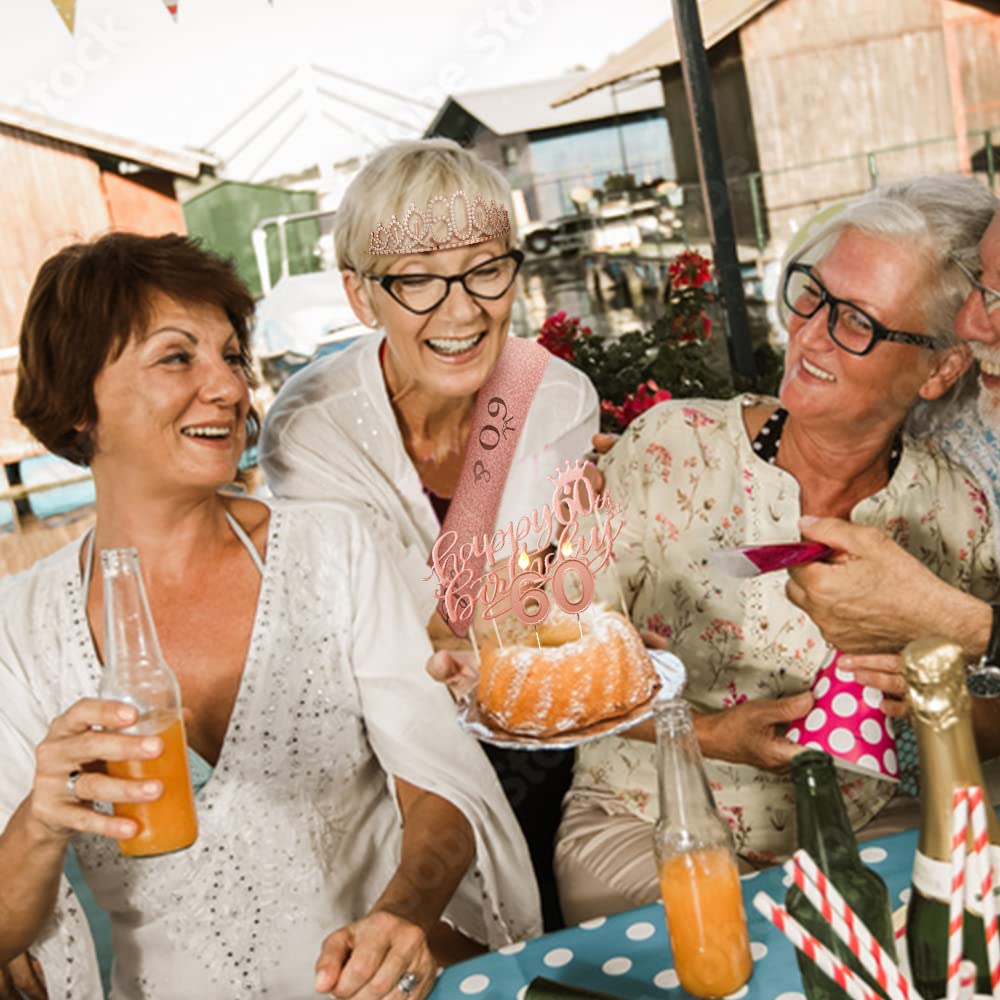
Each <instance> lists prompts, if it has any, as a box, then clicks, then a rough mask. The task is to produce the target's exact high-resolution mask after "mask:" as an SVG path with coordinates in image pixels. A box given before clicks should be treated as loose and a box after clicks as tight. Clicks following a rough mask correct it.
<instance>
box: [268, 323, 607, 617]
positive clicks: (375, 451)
mask: <svg viewBox="0 0 1000 1000" xmlns="http://www.w3.org/2000/svg"><path fill="white" fill-rule="evenodd" d="M383 340H384V338H383V337H378V336H370V337H363V338H362V339H361V340H360V341H359V342H358V343H357V344H354V345H352V346H351V347H349V348H348V349H347V350H345V351H343V352H342V353H340V354H335V355H331V356H330V357H328V358H321V359H320V360H319V361H316V362H314V363H313V364H311V365H309V366H308V368H305V369H303V370H302V371H301V372H299V373H298V374H296V375H294V376H293V377H292V378H290V379H289V380H288V382H287V383H286V384H285V385H284V386H283V387H282V389H281V392H280V393H279V394H278V398H277V399H276V400H275V401H274V403H273V404H272V405H271V407H270V408H269V409H268V413H267V419H266V420H265V421H264V429H263V433H262V435H261V444H260V463H261V466H262V467H263V469H264V472H265V473H266V474H267V481H268V485H269V487H270V488H271V490H273V492H274V493H275V495H277V496H281V497H289V498H293V499H317V500H322V499H335V500H343V501H345V502H347V503H350V504H351V505H353V506H358V507H361V508H363V509H365V510H366V511H370V512H371V513H372V514H373V515H374V516H375V517H377V518H378V519H379V521H380V522H381V524H382V526H383V530H385V531H386V532H389V533H392V534H393V535H395V536H396V537H397V538H398V539H399V541H400V542H401V543H402V544H403V546H404V548H405V553H404V556H403V558H404V560H405V566H404V567H402V568H403V574H404V577H405V579H406V581H407V584H408V585H409V586H410V588H411V590H412V591H413V594H414V598H415V600H416V602H417V610H418V612H419V613H420V615H421V617H422V620H423V621H425V622H426V621H427V619H428V618H429V617H430V615H431V612H432V611H433V610H434V606H435V601H434V596H433V592H434V582H433V581H430V580H428V581H425V578H426V577H427V576H428V575H429V570H428V568H427V558H428V556H429V555H430V551H431V548H432V546H433V545H434V540H435V539H436V538H437V536H438V532H439V531H440V525H439V523H438V520H437V516H436V515H435V513H434V509H433V507H432V506H431V503H430V500H429V499H428V498H427V495H426V494H425V493H424V491H423V486H422V485H421V482H420V477H419V475H418V474H417V470H416V469H415V468H414V465H413V462H412V461H411V460H410V457H409V455H407V453H406V449H405V448H404V447H403V439H402V435H401V434H400V432H399V426H398V424H397V423H396V416H395V414H394V413H393V410H392V404H391V403H390V401H389V396H388V393H387V391H386V386H385V379H384V377H383V375H382V367H381V364H380V363H379V349H380V347H381V344H382V343H383ZM598 419H599V408H598V398H597V391H596V390H595V389H594V387H593V385H591V383H590V380H589V379H588V378H587V377H586V375H584V374H583V373H582V372H581V371H579V370H578V369H576V368H574V367H573V366H572V365H569V364H567V363H566V362H565V361H562V360H561V359H559V358H556V357H553V358H550V359H549V363H548V366H547V367H546V369H545V374H544V375H543V376H542V381H541V384H540V385H539V387H538V391H537V392H536V394H535V398H534V400H533V402H532V404H531V409H530V410H529V411H528V416H527V419H526V420H525V422H524V428H523V430H522V431H521V436H520V438H519V439H518V442H517V448H516V450H515V453H514V461H513V463H512V464H511V468H510V472H509V474H508V476H507V482H506V485H505V486H504V492H503V496H502V498H501V501H500V508H499V510H498V511H497V520H496V523H497V525H498V526H500V527H503V526H506V524H507V523H508V522H509V521H514V522H515V523H516V522H517V521H518V520H519V519H520V518H522V517H524V516H525V515H528V514H530V513H531V511H532V510H534V509H535V508H536V507H540V506H541V505H542V504H545V503H548V502H549V501H550V500H551V499H552V489H553V487H552V483H551V482H549V480H548V478H547V477H548V476H551V475H552V474H553V473H554V472H555V470H556V468H557V466H559V465H561V464H562V463H563V462H564V461H565V460H566V459H570V460H571V461H572V460H575V459H577V458H580V457H582V456H583V455H584V454H585V453H586V452H588V451H589V450H590V448H591V442H590V439H591V437H592V436H593V435H594V434H595V433H596V432H597V430H598Z"/></svg>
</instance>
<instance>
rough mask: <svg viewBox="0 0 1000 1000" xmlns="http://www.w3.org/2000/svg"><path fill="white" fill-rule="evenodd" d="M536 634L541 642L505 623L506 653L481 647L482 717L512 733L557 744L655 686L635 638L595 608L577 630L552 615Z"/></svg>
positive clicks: (614, 616)
mask: <svg viewBox="0 0 1000 1000" xmlns="http://www.w3.org/2000/svg"><path fill="white" fill-rule="evenodd" d="M581 628H582V630H583V637H582V638H581V636H580V631H581ZM537 631H538V639H537V640H536V639H535V630H534V629H530V628H527V627H526V626H523V625H521V624H520V623H519V622H517V621H514V620H512V619H510V618H508V619H506V620H505V622H504V627H503V629H502V637H503V648H500V647H499V646H498V645H497V644H496V643H492V642H487V643H484V645H483V647H482V651H481V654H480V665H479V684H478V688H477V691H476V699H477V702H478V705H479V710H480V712H481V713H482V714H483V715H485V716H486V717H487V718H488V719H489V720H490V722H491V723H492V724H493V725H494V726H497V727H499V728H501V729H504V730H506V731H507V732H510V733H517V734H521V735H529V736H555V735H558V734H559V733H563V732H566V731H567V730H576V729H581V728H583V727H585V726H590V725H593V724H594V723H597V722H603V721H604V720H606V719H612V718H616V717H617V716H621V715H624V714H625V713H626V712H629V711H631V710H632V709H633V708H635V707H636V706H637V705H640V704H642V703H643V702H644V701H646V700H648V699H649V698H650V697H651V696H652V695H653V693H654V691H655V690H656V688H657V686H658V683H659V682H658V680H657V676H656V672H655V670H654V669H653V664H652V662H651V661H650V659H649V654H648V653H647V652H646V648H645V646H644V645H643V643H642V640H641V639H640V638H639V635H638V633H637V632H636V631H635V629H634V628H633V627H632V626H631V624H629V622H627V621H626V620H625V618H624V617H623V616H622V615H620V614H618V613H616V612H614V611H609V610H607V609H604V608H600V607H599V606H594V608H593V610H592V611H588V612H587V613H586V614H584V615H582V616H581V618H580V622H579V624H578V623H577V619H576V617H575V616H572V615H567V614H565V613H563V612H561V611H559V610H557V609H555V608H553V609H552V611H551V612H550V614H549V616H548V618H547V619H546V620H545V621H544V622H543V623H542V624H540V625H539V626H538V629H537ZM539 644H540V646H541V648H539Z"/></svg>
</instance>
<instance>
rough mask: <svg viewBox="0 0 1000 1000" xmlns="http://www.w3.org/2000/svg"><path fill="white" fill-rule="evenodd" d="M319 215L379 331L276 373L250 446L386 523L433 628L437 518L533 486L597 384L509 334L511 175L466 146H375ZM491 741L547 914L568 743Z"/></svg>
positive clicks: (513, 272) (459, 519) (359, 305)
mask: <svg viewBox="0 0 1000 1000" xmlns="http://www.w3.org/2000/svg"><path fill="white" fill-rule="evenodd" d="M334 227H335V228H334V237H335V242H336V247H337V262H338V266H339V267H340V269H341V272H342V274H343V280H344V286H345V288H346V290H347V294H348V296H349V298H350V301H351V304H352V306H353V307H354V311H355V312H356V313H357V315H358V317H359V319H361V321H362V322H364V323H365V324H367V325H368V326H371V327H376V328H379V329H380V330H381V332H382V335H381V336H377V337H370V338H363V339H362V340H361V341H360V342H359V343H357V344H355V345H354V346H352V347H351V348H349V349H348V350H346V351H344V352H342V353H340V354H337V355H333V356H331V357H329V358H324V359H322V360H320V361H318V362H316V363H315V364H313V365H310V366H309V367H308V368H307V369H305V370H304V371H302V372H300V373H299V374H297V375H296V376H295V377H293V378H292V379H290V380H289V381H288V383H287V384H286V385H285V386H284V388H283V389H282V391H281V392H280V393H279V395H278V398H277V400H276V401H275V403H274V404H273V406H272V407H271V410H270V412H269V413H268V416H267V420H266V422H265V424H264V431H263V435H262V441H261V462H262V465H263V467H264V470H265V472H266V473H267V477H268V482H269V484H270V486H271V489H272V490H273V491H274V492H275V493H276V494H278V495H279V496H285V497H295V498H330V499H334V498H335V499H338V500H344V501H348V502H350V503H352V504H354V505H357V506H358V507H360V508H362V509H364V510H366V511H367V512H369V514H370V515H371V516H373V517H374V518H375V520H376V521H377V522H378V524H379V529H378V530H380V531H385V532H388V533H391V534H393V535H395V536H397V537H398V538H399V540H400V541H401V542H402V545H403V548H404V551H405V555H404V556H403V557H402V558H403V560H404V565H402V566H401V567H400V568H401V569H402V571H403V575H404V577H405V579H406V580H407V582H408V583H409V585H410V586H411V588H412V590H413V598H414V601H415V603H416V607H417V610H418V613H419V614H420V618H421V620H422V621H428V622H430V628H431V632H432V635H434V636H435V637H437V638H439V637H441V636H446V635H447V634H448V633H447V629H446V626H445V625H444V623H443V622H442V620H441V619H440V617H439V616H437V615H436V613H435V611H434V597H433V586H434V585H433V583H432V582H431V581H430V580H428V579H427V577H428V575H429V571H428V568H427V560H428V556H429V555H430V552H431V549H432V547H433V545H434V541H435V539H436V538H437V536H438V534H439V532H440V531H441V528H442V524H443V522H444V521H445V519H446V518H448V526H449V527H454V528H455V530H457V531H458V532H459V536H460V537H467V536H468V537H471V533H472V529H474V528H476V527H480V528H481V530H484V531H492V530H493V528H494V527H495V526H496V525H504V524H506V523H507V522H508V521H511V520H514V521H516V520H517V519H519V518H520V517H522V516H523V515H524V514H526V513H528V512H530V511H531V510H532V509H534V508H535V507H537V506H540V505H541V504H543V503H545V502H546V501H547V500H548V499H549V498H550V496H551V490H552V484H551V483H550V482H549V481H548V480H547V478H546V477H547V476H548V475H551V474H552V472H553V470H554V469H555V468H556V466H557V465H559V464H560V463H561V462H562V461H563V460H564V459H567V458H571V459H575V458H577V457H578V456H580V455H582V454H584V453H585V452H586V451H587V450H588V449H589V448H590V439H591V436H592V435H593V434H594V433H595V432H596V430H597V426H598V399H597V393H596V392H595V390H594V388H593V386H592V385H591V384H590V382H589V381H588V380H587V378H586V377H585V376H584V375H582V374H581V373H580V372H579V371H578V370H576V369H575V368H573V367H572V366H570V365H568V364H566V363H565V362H563V361H561V360H559V359H558V358H553V357H551V356H550V355H548V352H547V351H544V350H543V349H542V348H540V347H538V346H537V345H536V344H534V343H533V342H529V341H525V340H517V339H513V338H510V337H509V336H508V332H509V327H510V316H511V308H512V306H513V302H514V297H515V287H514V280H515V278H516V276H517V272H518V269H519V268H520V266H521V262H522V260H523V256H522V254H521V253H520V252H519V251H518V250H517V249H516V248H515V237H516V233H515V231H514V226H513V219H512V212H511V197H510V189H509V187H508V185H507V183H506V181H505V180H504V179H503V178H502V177H501V176H500V174H499V173H498V172H497V171H496V170H494V169H493V168H492V167H489V166H487V165H486V164H484V163H482V162H481V161H480V160H479V159H478V158H477V157H476V156H474V155H473V154H472V153H469V152H468V151H466V150H463V149H462V148H461V147H460V146H458V145H456V144H455V143H453V142H450V141H448V140H425V141H418V142H407V143H400V144H398V145H394V146H391V147H389V148H387V149H385V150H383V151H382V152H381V153H379V154H378V155H376V156H375V157H374V158H373V159H371V160H370V161H369V162H368V163H367V164H366V165H365V167H364V168H363V169H362V170H361V172H360V173H359V174H358V176H357V177H356V178H355V179H354V181H353V182H352V184H351V186H350V187H349V188H348V190H347V193H346V195H345V196H344V200H343V201H342V203H341V205H340V208H339V211H338V213H337V217H336V219H335V223H334ZM484 493H485V494H488V496H487V499H486V501H483V500H482V495H483V494H484ZM488 753H489V754H490V756H491V759H493V760H494V764H495V766H497V768H498V771H499V772H500V773H501V776H502V777H503V778H504V784H505V787H506V788H507V792H508V796H509V797H510V798H511V801H512V804H513V805H514V807H515V811H516V812H518V813H519V818H520V819H521V820H522V827H524V828H525V832H526V834H527V836H528V840H529V845H530V846H531V847H532V851H533V856H534V857H535V860H536V872H538V873H539V875H540V881H541V882H542V890H543V904H545V903H546V898H547V906H546V910H547V912H546V920H547V925H548V926H552V925H554V924H555V923H557V922H558V911H557V909H554V906H555V903H554V900H555V895H554V883H553V882H552V879H551V873H550V870H549V869H548V855H550V854H551V845H552V837H553V835H554V832H555V827H556V825H557V823H558V813H559V802H560V800H561V797H562V794H561V793H562V791H564V790H565V787H566V784H567V783H568V780H569V768H570V764H569V760H568V756H567V755H562V756H560V757H556V758H553V757H551V756H546V755H544V754H542V755H535V754H533V755H530V760H529V759H528V756H526V755H525V754H516V755H514V756H513V757H511V756H510V755H507V754H503V753H502V752H494V750H493V749H492V748H489V749H488ZM501 758H502V759H501ZM560 777H561V779H562V784H561V785H559V778H560ZM553 781H554V782H556V785H557V786H558V787H553V785H552V782H553ZM529 824H530V825H529ZM547 888H548V889H549V891H548V892H546V889H547Z"/></svg>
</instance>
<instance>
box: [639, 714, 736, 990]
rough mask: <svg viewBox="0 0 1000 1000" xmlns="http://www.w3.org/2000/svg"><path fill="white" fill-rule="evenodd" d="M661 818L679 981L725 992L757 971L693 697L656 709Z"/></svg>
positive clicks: (659, 848)
mask: <svg viewBox="0 0 1000 1000" xmlns="http://www.w3.org/2000/svg"><path fill="white" fill-rule="evenodd" d="M656 744H657V770H658V774H659V786H660V818H659V820H658V821H657V824H656V835H655V836H656V840H655V843H656V860H657V865H658V868H659V875H660V889H661V891H662V893H663V905H664V909H665V910H666V915H667V932H668V934H669V935H670V947H671V950H672V951H673V955H674V966H675V970H676V972H677V978H678V979H679V980H680V984H681V986H683V987H684V989H685V990H687V992H688V993H690V994H691V995H692V996H696V997H704V998H714V997H724V996H726V995H727V994H729V993H732V992H734V991H735V990H738V989H739V988H740V987H741V986H742V985H743V984H744V983H745V982H746V981H747V980H748V979H749V978H750V973H751V972H752V970H753V960H752V958H751V956H750V939H749V936H748V934H747V920H746V913H745V912H744V909H743V896H742V894H741V892H740V879H739V872H738V869H737V867H736V855H735V853H734V852H733V841H732V835H731V833H730V831H729V825H728V824H727V823H726V821H725V820H724V819H723V818H722V817H721V816H720V815H719V813H718V811H717V810H716V808H715V800H714V799H713V798H712V792H711V789H710V788H709V787H708V780H707V779H706V777H705V768H704V765H703V764H702V760H701V751H700V750H699V749H698V741H697V739H696V737H695V734H694V725H693V723H692V721H691V713H690V711H689V710H688V706H687V703H686V702H684V701H682V700H680V699H678V700H674V701H667V702H663V703H661V704H660V705H659V706H658V707H657V713H656Z"/></svg>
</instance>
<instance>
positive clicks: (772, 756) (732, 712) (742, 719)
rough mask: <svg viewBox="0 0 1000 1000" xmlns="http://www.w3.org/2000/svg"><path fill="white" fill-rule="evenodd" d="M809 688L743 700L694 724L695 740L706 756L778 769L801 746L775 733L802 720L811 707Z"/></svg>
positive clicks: (781, 767) (797, 751)
mask: <svg viewBox="0 0 1000 1000" xmlns="http://www.w3.org/2000/svg"><path fill="white" fill-rule="evenodd" d="M814 701H815V698H814V697H813V694H812V692H811V691H803V692H801V693H800V694H797V695H793V696H792V697H790V698H774V699H761V700H758V701H744V702H741V703H740V704H739V705H734V706H733V707H732V708H727V709H724V710H723V711H721V712H717V713H715V714H714V715H703V716H701V717H700V719H699V722H698V723H697V727H698V729H697V732H698V742H699V743H700V745H701V750H702V753H703V754H704V755H705V756H706V757H712V758H714V759H716V760H727V761H730V762H731V763H733V764H750V765H751V766H753V767H759V768H762V769H763V770H765V771H781V770H784V769H785V768H786V767H788V765H789V764H790V763H791V760H792V758H793V757H794V756H795V755H796V754H797V753H801V752H802V747H801V746H799V744H798V743H793V742H792V741H791V740H788V739H785V737H784V736H783V735H782V734H781V733H779V732H778V727H779V726H782V727H784V726H787V725H788V724H789V723H790V722H794V721H795V720H796V719H801V718H802V717H803V716H804V715H807V714H808V713H809V710H810V709H811V708H812V707H813V702H814Z"/></svg>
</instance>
